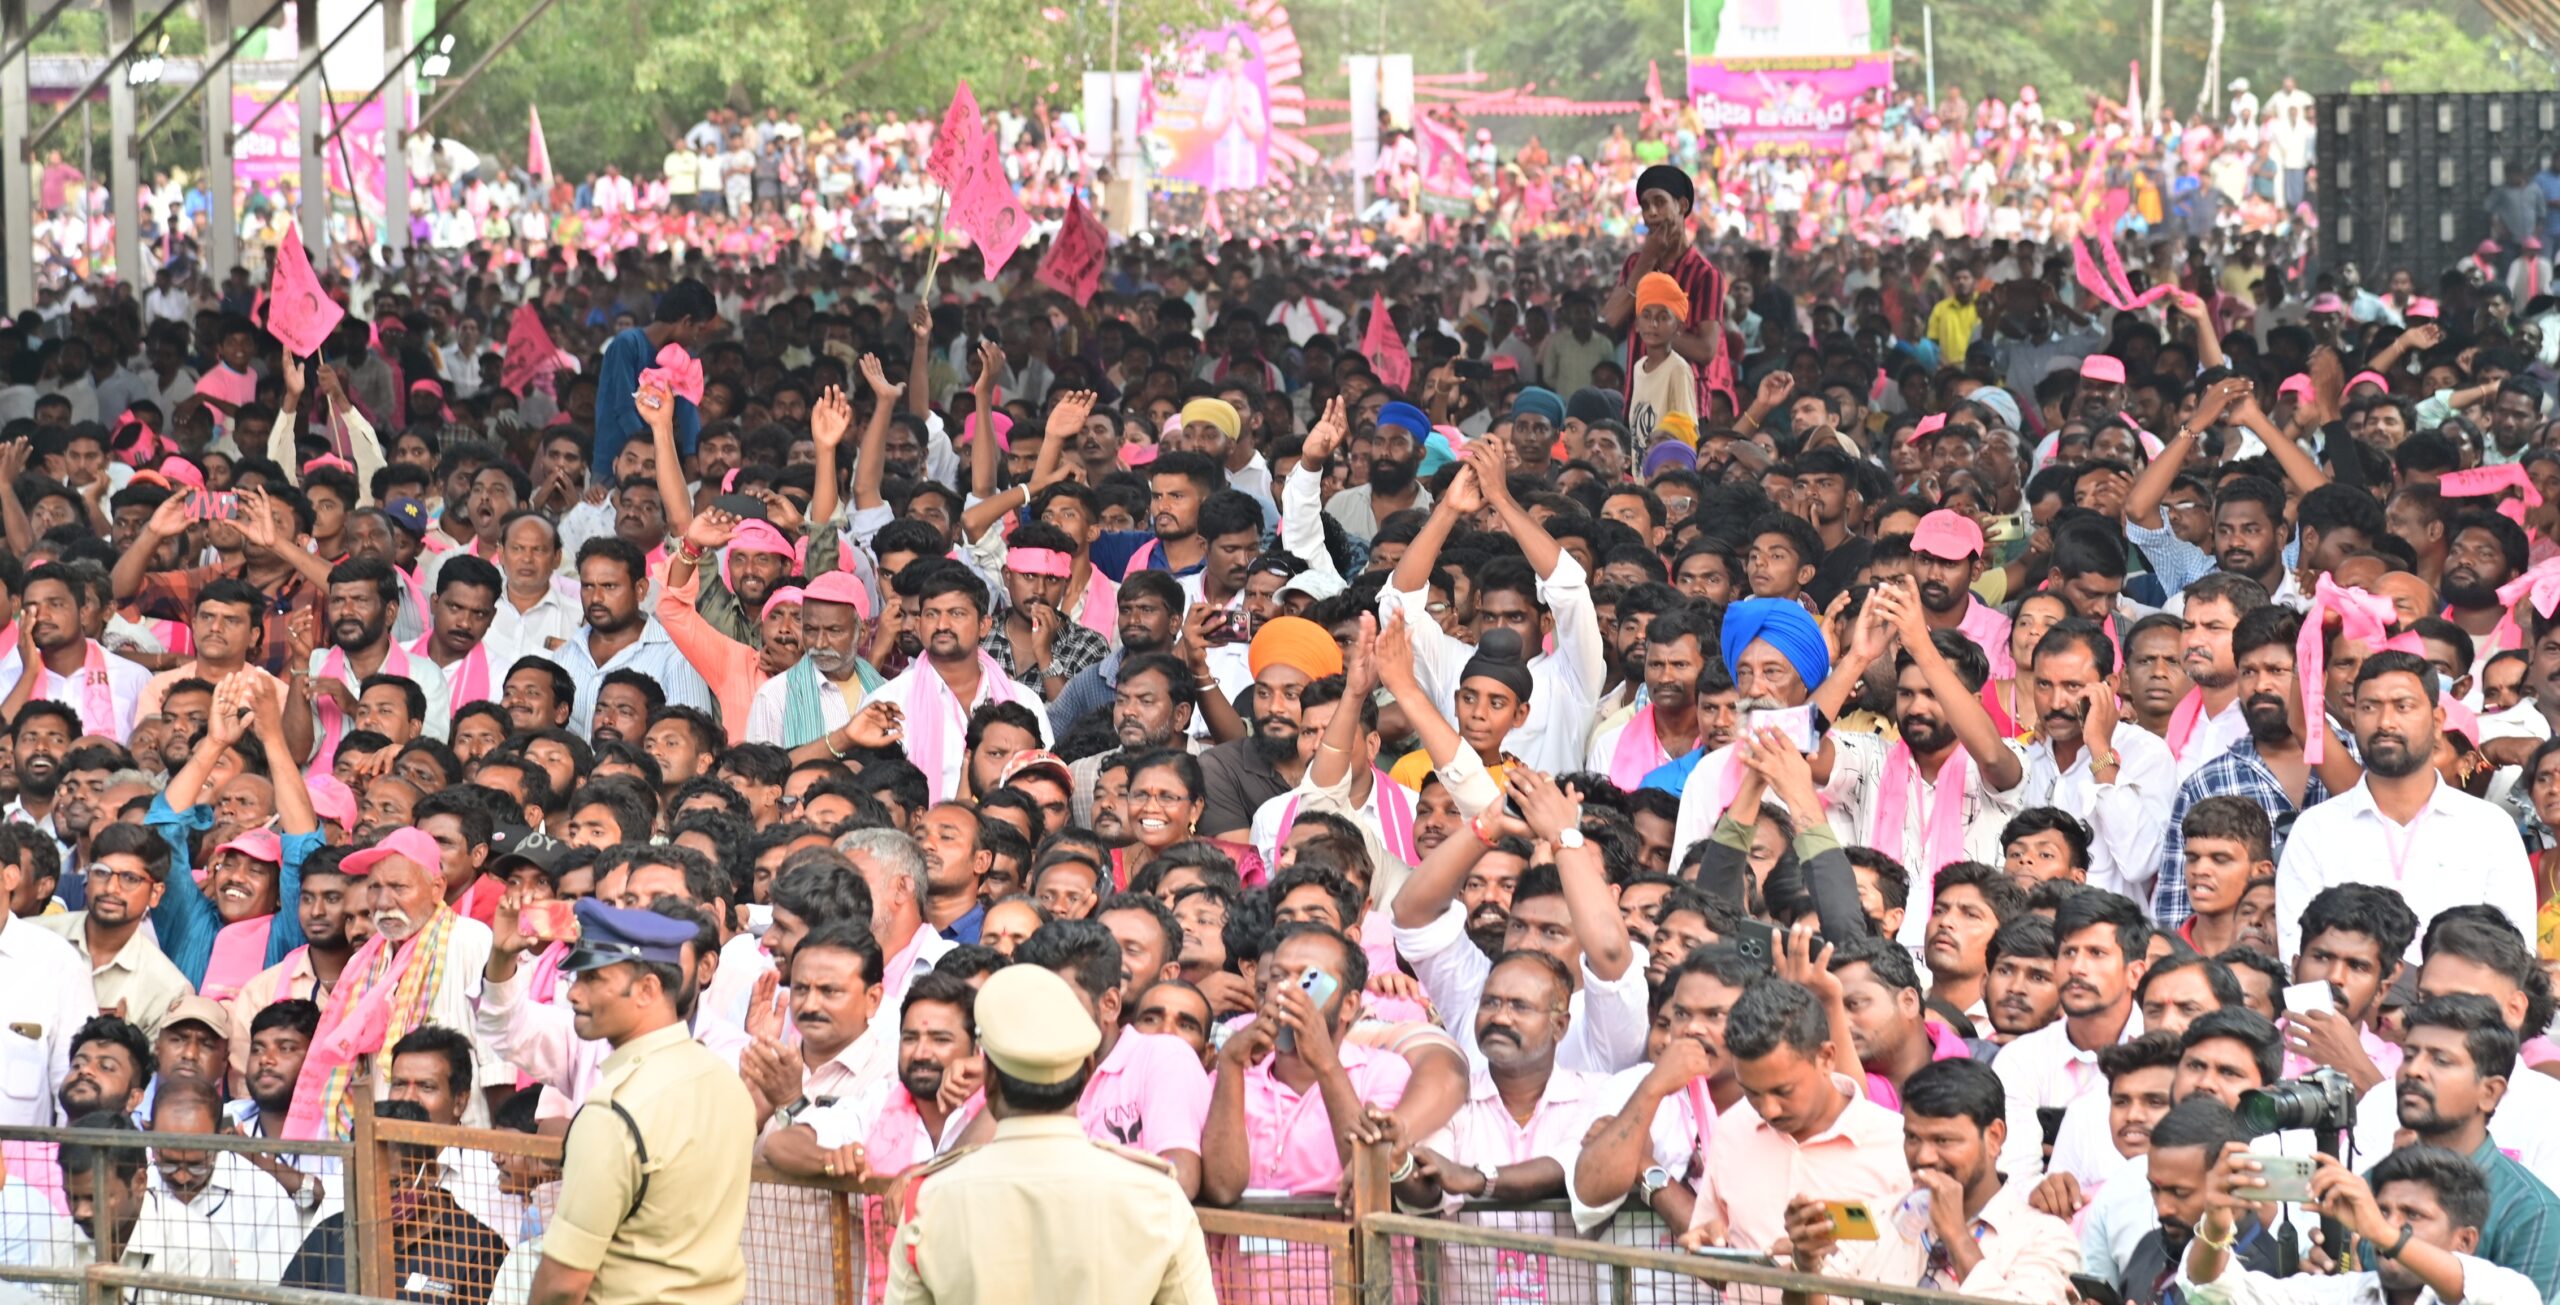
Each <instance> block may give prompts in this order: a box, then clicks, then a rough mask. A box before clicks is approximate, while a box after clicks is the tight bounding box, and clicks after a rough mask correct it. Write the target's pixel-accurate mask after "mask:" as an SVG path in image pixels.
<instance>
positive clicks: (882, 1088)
mask: <svg viewBox="0 0 2560 1305" xmlns="http://www.w3.org/2000/svg"><path fill="white" fill-rule="evenodd" d="M906 1090H907V1087H906V1084H904V1083H901V1082H899V1081H898V1077H897V1075H895V1074H891V1075H888V1076H886V1077H883V1078H879V1079H875V1080H873V1081H872V1082H871V1083H870V1084H869V1085H868V1086H866V1087H864V1088H863V1089H862V1090H861V1091H859V1092H855V1093H853V1094H852V1095H850V1096H842V1097H838V1098H836V1099H835V1101H834V1102H833V1103H831V1104H828V1105H823V1106H812V1107H810V1108H809V1109H808V1110H807V1111H806V1112H804V1113H802V1114H800V1115H798V1116H796V1117H795V1118H793V1120H792V1122H793V1123H795V1124H807V1125H808V1126H809V1131H810V1132H812V1133H815V1134H817V1136H818V1145H819V1146H821V1147H825V1148H827V1149H828V1150H834V1149H835V1148H837V1147H840V1146H845V1145H848V1144H850V1143H854V1142H867V1141H869V1140H870V1137H871V1129H872V1127H873V1126H874V1125H875V1124H877V1123H879V1121H880V1112H881V1111H884V1110H886V1109H888V1108H889V1094H890V1093H892V1092H904V1091H906ZM977 1117H978V1112H977V1111H974V1110H954V1111H952V1112H951V1117H950V1118H948V1119H945V1120H943V1121H942V1133H941V1135H940V1136H936V1135H934V1134H932V1133H930V1132H927V1131H926V1130H925V1126H924V1116H923V1115H921V1114H919V1115H917V1116H915V1124H914V1135H913V1136H912V1137H910V1138H909V1139H908V1141H909V1143H910V1144H911V1149H909V1150H908V1151H907V1153H906V1156H907V1163H908V1164H911V1165H917V1164H923V1163H924V1162H925V1161H927V1160H930V1159H932V1158H933V1157H935V1156H938V1155H940V1154H942V1153H943V1152H945V1151H948V1150H950V1149H951V1146H952V1144H953V1143H955V1142H958V1141H959V1140H960V1134H961V1133H963V1132H965V1131H967V1129H968V1127H969V1125H970V1123H971V1122H973V1121H974V1120H976V1119H977Z"/></svg>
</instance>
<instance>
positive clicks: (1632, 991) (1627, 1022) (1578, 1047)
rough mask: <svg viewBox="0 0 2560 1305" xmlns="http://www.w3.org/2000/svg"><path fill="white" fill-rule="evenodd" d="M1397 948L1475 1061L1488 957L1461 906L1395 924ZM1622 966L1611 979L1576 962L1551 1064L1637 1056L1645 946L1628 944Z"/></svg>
mask: <svg viewBox="0 0 2560 1305" xmlns="http://www.w3.org/2000/svg"><path fill="white" fill-rule="evenodd" d="M1395 937H1396V951H1397V953H1398V954H1400V955H1402V956H1403V957H1404V958H1405V960H1406V962H1407V963H1409V964H1411V965H1412V966H1413V973H1414V977H1415V978H1417V979H1419V980H1421V982H1422V990H1423V991H1424V992H1425V993H1428V994H1429V995H1430V997H1431V1004H1432V1006H1433V1007H1434V1008H1436V1009H1437V1010H1438V1011H1439V1012H1440V1024H1441V1027H1443V1028H1445V1029H1447V1030H1449V1034H1450V1036H1452V1037H1454V1038H1456V1039H1457V1040H1458V1046H1459V1048H1460V1049H1462V1050H1464V1051H1465V1052H1466V1053H1467V1063H1468V1064H1469V1065H1482V1064H1483V1063H1484V1052H1483V1051H1482V1050H1481V1049H1479V1048H1478V1047H1477V1046H1476V1003H1477V1001H1478V999H1480V998H1481V997H1483V995H1484V981H1485V976H1487V975H1489V974H1491V973H1493V961H1492V959H1491V958H1490V957H1487V956H1486V955H1485V954H1484V952H1483V950H1482V949H1481V948H1478V947H1477V946H1476V945H1475V942H1474V940H1473V939H1470V938H1468V937H1467V908H1466V904H1465V903H1463V902H1456V901H1453V902H1451V903H1449V905H1448V907H1447V908H1446V909H1445V910H1443V911H1441V913H1440V918H1439V919H1437V920H1433V921H1432V922H1431V923H1429V924H1426V925H1424V926H1422V927H1421V928H1419V929H1405V928H1398V929H1397V930H1396V931H1395ZM1629 950H1630V951H1631V952H1632V955H1631V956H1630V957H1629V958H1628V960H1627V972H1626V973H1624V974H1622V975H1619V976H1618V978H1617V980H1616V981H1615V982H1612V981H1610V980H1608V979H1603V978H1601V977H1600V976H1599V975H1597V974H1594V973H1592V970H1591V961H1590V959H1589V958H1588V957H1585V958H1584V959H1583V962H1582V986H1581V987H1580V988H1577V989H1575V991H1574V994H1573V999H1572V1001H1571V1003H1570V1004H1569V1006H1568V1008H1567V1010H1568V1013H1569V1014H1570V1015H1571V1016H1572V1020H1573V1023H1572V1025H1571V1026H1570V1027H1568V1028H1567V1029H1566V1030H1565V1034H1564V1038H1563V1040H1562V1041H1561V1042H1559V1043H1557V1045H1556V1067H1557V1068H1559V1069H1578V1070H1588V1071H1592V1072H1595V1073H1601V1074H1614V1073H1617V1072H1618V1071H1619V1070H1622V1069H1625V1068H1627V1067H1629V1066H1631V1065H1639V1064H1642V1063H1643V1061H1644V1045H1645V1035H1646V1034H1647V1033H1649V1032H1650V1031H1651V1030H1652V1015H1651V1012H1650V1011H1649V1010H1648V1009H1647V1007H1646V1001H1645V994H1646V988H1645V979H1644V967H1645V953H1644V949H1643V948H1642V947H1633V946H1631V947H1630V948H1629Z"/></svg>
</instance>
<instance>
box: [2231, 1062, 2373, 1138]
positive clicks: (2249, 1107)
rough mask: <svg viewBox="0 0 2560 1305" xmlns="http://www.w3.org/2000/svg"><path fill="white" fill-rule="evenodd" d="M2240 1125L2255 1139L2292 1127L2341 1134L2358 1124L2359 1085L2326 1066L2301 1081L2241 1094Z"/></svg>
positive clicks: (2272, 1085)
mask: <svg viewBox="0 0 2560 1305" xmlns="http://www.w3.org/2000/svg"><path fill="white" fill-rule="evenodd" d="M2240 1122H2241V1123H2242V1124H2243V1125H2244V1126H2246V1127H2247V1128H2248V1130H2249V1133H2250V1135H2251V1136H2253V1137H2263V1136H2265V1135H2267V1134H2269V1133H2280V1132H2283V1131H2285V1130H2286V1129H2291V1128H2300V1129H2308V1130H2310V1131H2312V1132H2315V1133H2342V1132H2345V1131H2347V1130H2348V1129H2351V1128H2354V1127H2355V1125H2356V1085H2355V1083H2354V1082H2353V1081H2352V1080H2350V1079H2348V1077H2347V1076H2346V1075H2344V1074H2341V1073H2339V1072H2338V1071H2336V1070H2334V1069H2330V1068H2328V1067H2326V1066H2323V1067H2321V1068H2319V1069H2315V1070H2313V1071H2311V1072H2310V1073H2308V1074H2305V1075H2303V1076H2302V1077H2300V1078H2292V1079H2286V1080H2285V1081H2283V1082H2281V1083H2271V1084H2269V1085H2267V1086H2266V1087H2265V1088H2264V1089H2262V1090H2256V1091H2249V1092H2243V1093H2241V1094H2240Z"/></svg>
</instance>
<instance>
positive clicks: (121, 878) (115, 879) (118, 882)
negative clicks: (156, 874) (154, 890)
mask: <svg viewBox="0 0 2560 1305" xmlns="http://www.w3.org/2000/svg"><path fill="white" fill-rule="evenodd" d="M88 877H89V882H91V883H93V884H105V885H107V886H108V887H110V888H127V889H133V888H143V887H147V886H149V885H150V883H151V882H152V879H151V876H150V875H148V874H145V873H143V872H142V871H140V870H116V869H111V868H109V867H107V866H103V865H93V866H91V867H89V870H88Z"/></svg>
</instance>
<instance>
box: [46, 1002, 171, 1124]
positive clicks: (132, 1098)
mask: <svg viewBox="0 0 2560 1305" xmlns="http://www.w3.org/2000/svg"><path fill="white" fill-rule="evenodd" d="M155 1063H156V1061H155V1060H154V1058H153V1057H152V1054H151V1040H150V1039H149V1038H147V1037H145V1036H143V1032H142V1030H141V1029H139V1028H136V1027H135V1026H134V1025H133V1024H132V1023H131V1022H129V1021H127V1020H126V1019H125V1018H124V1017H123V1016H120V1015H98V1016H93V1017H91V1018H90V1019H89V1020H87V1021H86V1022H84V1023H82V1024H81V1025H80V1031H79V1032H77V1033H74V1034H72V1035H71V1060H70V1063H69V1064H68V1066H67V1067H66V1068H65V1070H64V1073H63V1076H62V1086H61V1088H60V1089H58V1090H57V1091H55V1093H54V1099H55V1100H56V1101H58V1102H60V1103H61V1104H62V1116H63V1118H65V1119H78V1118H79V1117H80V1116H82V1115H86V1114H89V1113H91V1112H93V1111H100V1110H103V1111H106V1112H107V1113H109V1114H116V1115H130V1114H132V1113H133V1112H134V1111H137V1110H140V1109H141V1108H142V1097H143V1092H144V1090H145V1089H146V1088H148V1087H149V1086H150V1084H151V1071H152V1067H153V1065H154V1064H155Z"/></svg>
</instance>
